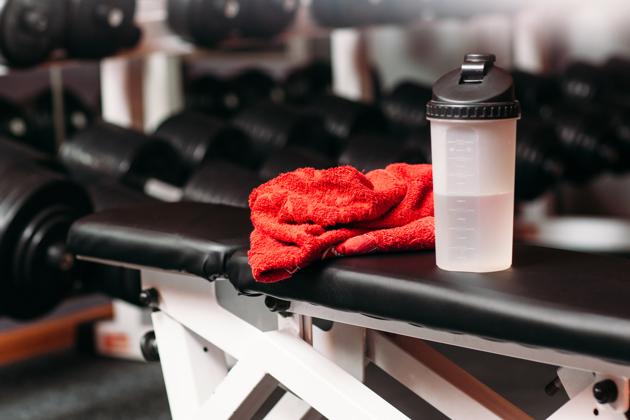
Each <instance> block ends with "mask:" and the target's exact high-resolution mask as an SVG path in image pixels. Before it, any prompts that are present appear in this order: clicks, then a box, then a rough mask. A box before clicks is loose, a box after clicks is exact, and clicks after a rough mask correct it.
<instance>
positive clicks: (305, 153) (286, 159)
mask: <svg viewBox="0 0 630 420" xmlns="http://www.w3.org/2000/svg"><path fill="white" fill-rule="evenodd" d="M333 166H335V165H334V162H333V161H332V160H331V159H330V158H329V157H327V156H325V155H322V154H320V153H317V152H314V151H313V150H308V149H304V148H301V147H291V146H289V147H287V148H284V149H281V150H278V151H277V152H275V153H272V154H271V156H269V158H268V159H267V160H266V161H265V162H264V163H263V164H262V166H261V167H260V170H259V171H258V173H259V174H260V177H261V178H262V179H264V180H268V179H271V178H275V177H276V176H278V175H280V174H282V173H284V172H290V171H293V170H295V169H298V168H315V169H326V168H331V167H333Z"/></svg>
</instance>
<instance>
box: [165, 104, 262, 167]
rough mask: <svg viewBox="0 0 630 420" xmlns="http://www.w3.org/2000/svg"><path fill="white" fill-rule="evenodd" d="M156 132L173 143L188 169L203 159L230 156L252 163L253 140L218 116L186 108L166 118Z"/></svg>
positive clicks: (227, 157) (231, 158)
mask: <svg viewBox="0 0 630 420" xmlns="http://www.w3.org/2000/svg"><path fill="white" fill-rule="evenodd" d="M155 136H156V137H159V138H161V139H163V140H165V141H167V142H168V143H170V144H171V146H173V147H174V148H175V150H177V152H178V153H179V155H180V156H181V157H182V161H183V163H184V164H185V165H186V167H187V169H188V170H193V169H194V168H196V167H197V166H199V165H200V164H201V163H202V162H203V161H204V160H209V159H227V160H230V161H233V162H236V163H239V164H242V165H246V166H247V165H251V164H252V161H253V158H252V157H251V151H250V148H249V147H250V143H249V140H248V139H247V137H246V136H245V134H243V133H242V132H241V131H240V130H238V129H236V128H235V127H232V126H230V125H228V124H226V123H224V122H223V121H221V120H218V119H216V118H213V117H210V116H207V115H203V114H199V113H196V112H191V111H184V112H181V113H178V114H175V115H173V116H171V117H169V118H167V119H166V120H165V121H164V122H163V123H162V124H160V126H159V127H158V129H157V130H156V131H155Z"/></svg>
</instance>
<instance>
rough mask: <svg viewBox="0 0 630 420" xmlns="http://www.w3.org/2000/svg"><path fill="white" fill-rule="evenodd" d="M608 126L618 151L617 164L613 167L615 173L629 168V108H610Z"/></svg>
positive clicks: (626, 170) (623, 171)
mask: <svg viewBox="0 0 630 420" xmlns="http://www.w3.org/2000/svg"><path fill="white" fill-rule="evenodd" d="M608 126H609V127H610V131H611V133H612V141H613V142H614V147H615V149H616V150H617V152H618V153H619V160H618V165H617V166H616V167H614V168H613V170H614V171H615V172H617V173H625V172H628V171H629V170H630V108H629V107H619V108H617V109H614V110H611V112H610V117H609V119H608Z"/></svg>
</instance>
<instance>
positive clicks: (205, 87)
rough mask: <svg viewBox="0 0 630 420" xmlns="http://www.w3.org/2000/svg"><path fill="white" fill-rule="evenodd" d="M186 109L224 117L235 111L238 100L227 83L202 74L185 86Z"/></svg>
mask: <svg viewBox="0 0 630 420" xmlns="http://www.w3.org/2000/svg"><path fill="white" fill-rule="evenodd" d="M186 107H187V108H188V109H190V110H194V111H199V112H202V113H204V114H209V115H213V116H218V117H225V116H228V115H231V114H233V113H234V112H235V111H236V109H237V108H238V98H237V97H236V96H235V94H234V93H233V92H232V89H231V87H230V86H229V85H228V83H227V82H225V81H224V80H222V79H220V78H218V77H216V76H213V75H211V74H204V75H203V76H200V77H198V78H196V79H194V80H192V81H191V82H190V83H189V84H188V85H187V87H186Z"/></svg>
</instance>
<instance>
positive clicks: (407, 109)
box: [382, 81, 431, 132]
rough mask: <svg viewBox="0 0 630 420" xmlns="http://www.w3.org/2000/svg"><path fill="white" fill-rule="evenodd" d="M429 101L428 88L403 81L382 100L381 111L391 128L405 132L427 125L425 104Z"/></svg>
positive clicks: (429, 90)
mask: <svg viewBox="0 0 630 420" xmlns="http://www.w3.org/2000/svg"><path fill="white" fill-rule="evenodd" d="M430 100H431V88H430V87H426V86H423V85H420V84H418V83H415V82H410V81H405V82H402V83H400V84H398V85H397V86H396V87H395V88H394V89H393V90H392V91H391V92H390V93H389V94H388V95H386V96H385V97H384V98H383V100H382V109H383V113H384V114H385V116H386V117H387V119H388V120H389V121H390V123H391V125H392V127H393V128H395V129H397V131H400V132H406V131H409V130H413V129H415V128H418V127H425V126H427V125H428V121H427V117H426V104H427V102H429V101H430Z"/></svg>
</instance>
